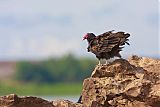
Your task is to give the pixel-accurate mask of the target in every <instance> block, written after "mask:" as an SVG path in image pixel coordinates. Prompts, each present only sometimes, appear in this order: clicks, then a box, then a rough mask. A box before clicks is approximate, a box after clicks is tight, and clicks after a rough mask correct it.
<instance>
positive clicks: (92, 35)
mask: <svg viewBox="0 0 160 107" xmlns="http://www.w3.org/2000/svg"><path fill="white" fill-rule="evenodd" d="M95 37H96V36H95V35H94V34H91V35H90V36H89V37H88V38H87V41H88V43H90V42H91V41H92V40H93V39H94V38H95Z"/></svg>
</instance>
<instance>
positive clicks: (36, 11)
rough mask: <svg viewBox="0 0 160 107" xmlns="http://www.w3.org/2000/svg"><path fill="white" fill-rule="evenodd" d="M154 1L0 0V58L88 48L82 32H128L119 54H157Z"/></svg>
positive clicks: (79, 52)
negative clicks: (127, 42) (127, 39)
mask: <svg viewBox="0 0 160 107" xmlns="http://www.w3.org/2000/svg"><path fill="white" fill-rule="evenodd" d="M158 4H159V3H158V1H157V0H123V1H122V0H101V1H99V2H98V1H97V0H87V1H86V0H81V1H75V0H67V1H64V0H57V1H56V0H1V1H0V59H1V60H2V59H20V58H23V59H24V58H25V59H28V58H31V59H32V58H47V57H53V56H60V55H63V54H67V53H68V52H73V53H74V54H76V55H79V56H94V55H93V54H90V53H87V51H86V47H87V42H86V41H82V37H83V35H84V34H85V33H87V32H93V33H95V34H96V35H97V34H101V33H103V32H106V31H108V30H113V29H114V30H116V31H125V32H128V33H130V34H131V37H130V44H131V45H130V46H126V47H125V49H124V51H123V52H122V55H124V56H128V55H131V54H137V55H145V56H158V55H159V57H160V48H159V47H160V44H159V45H158V43H159V41H160V40H159V39H158V38H159V35H158V24H159V23H158V20H159V18H158V14H159V13H158Z"/></svg>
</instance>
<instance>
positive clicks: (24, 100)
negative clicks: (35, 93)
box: [0, 94, 55, 107]
mask: <svg viewBox="0 0 160 107" xmlns="http://www.w3.org/2000/svg"><path fill="white" fill-rule="evenodd" d="M0 107H55V106H54V105H53V104H52V102H49V101H46V100H43V99H41V98H37V97H31V96H30V97H29V96H28V97H18V96H17V95H15V94H11V95H7V96H3V97H0Z"/></svg>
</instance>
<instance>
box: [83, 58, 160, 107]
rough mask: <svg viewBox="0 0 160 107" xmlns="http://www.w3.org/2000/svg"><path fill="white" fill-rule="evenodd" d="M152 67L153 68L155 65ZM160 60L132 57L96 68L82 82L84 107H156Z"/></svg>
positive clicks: (159, 95)
mask: <svg viewBox="0 0 160 107" xmlns="http://www.w3.org/2000/svg"><path fill="white" fill-rule="evenodd" d="M155 64H156V65H155ZM158 66H160V60H154V59H150V58H143V57H142V58H141V57H137V56H132V57H131V58H129V62H128V61H127V60H124V59H118V60H115V61H114V62H113V63H111V64H109V65H103V66H97V67H96V68H95V70H94V71H93V73H92V77H90V78H87V79H85V80H84V83H83V90H82V103H83V105H84V106H85V107H160V75H159V73H160V72H159V71H158V70H160V67H159V68H157V67H158Z"/></svg>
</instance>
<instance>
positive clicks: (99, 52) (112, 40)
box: [83, 30, 130, 65]
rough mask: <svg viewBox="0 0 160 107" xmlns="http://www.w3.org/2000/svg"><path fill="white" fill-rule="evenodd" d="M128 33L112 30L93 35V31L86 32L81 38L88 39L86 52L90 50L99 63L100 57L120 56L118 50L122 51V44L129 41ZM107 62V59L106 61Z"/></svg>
mask: <svg viewBox="0 0 160 107" xmlns="http://www.w3.org/2000/svg"><path fill="white" fill-rule="evenodd" d="M129 36H130V34H128V33H125V32H116V33H113V30H112V31H108V32H105V33H103V34H101V35H98V36H95V35H94V34H93V33H87V34H86V35H85V36H84V37H83V40H85V39H87V41H88V48H87V50H88V52H92V53H93V54H95V55H96V57H97V58H98V60H99V65H100V64H101V62H100V60H101V59H106V60H108V59H110V58H113V57H119V58H121V55H120V53H119V52H120V51H122V48H123V45H125V44H127V45H129V43H128V42H127V41H128V40H129V39H128V37H129ZM106 63H107V61H106Z"/></svg>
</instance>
